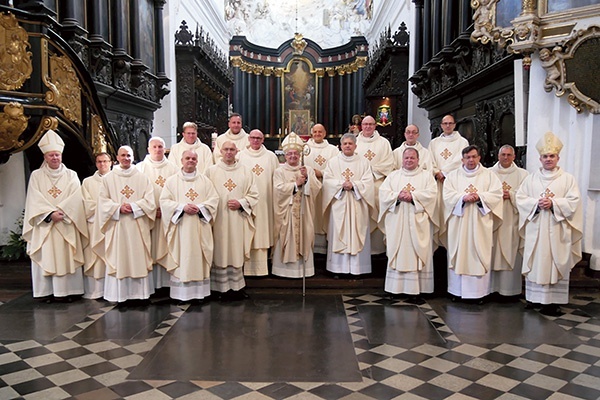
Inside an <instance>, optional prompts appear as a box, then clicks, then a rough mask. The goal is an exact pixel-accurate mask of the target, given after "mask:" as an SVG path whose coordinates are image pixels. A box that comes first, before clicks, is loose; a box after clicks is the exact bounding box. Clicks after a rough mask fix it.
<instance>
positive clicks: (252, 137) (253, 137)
mask: <svg viewBox="0 0 600 400" xmlns="http://www.w3.org/2000/svg"><path fill="white" fill-rule="evenodd" d="M248 139H256V140H260V139H262V138H261V137H257V136H248Z"/></svg>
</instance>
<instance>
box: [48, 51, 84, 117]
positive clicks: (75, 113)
mask: <svg viewBox="0 0 600 400" xmlns="http://www.w3.org/2000/svg"><path fill="white" fill-rule="evenodd" d="M49 72H50V74H49V75H45V76H44V77H43V80H44V83H45V84H46V86H47V87H48V89H50V90H49V91H48V92H46V97H45V99H46V103H48V104H50V105H56V106H58V107H59V108H60V109H61V110H62V111H63V113H64V114H65V116H66V117H67V118H68V119H69V120H71V121H73V122H75V123H76V124H78V125H81V85H80V84H79V79H78V78H77V74H76V73H75V69H74V68H73V64H71V61H70V60H69V59H68V58H67V57H63V56H57V55H51V56H50V71H49Z"/></svg>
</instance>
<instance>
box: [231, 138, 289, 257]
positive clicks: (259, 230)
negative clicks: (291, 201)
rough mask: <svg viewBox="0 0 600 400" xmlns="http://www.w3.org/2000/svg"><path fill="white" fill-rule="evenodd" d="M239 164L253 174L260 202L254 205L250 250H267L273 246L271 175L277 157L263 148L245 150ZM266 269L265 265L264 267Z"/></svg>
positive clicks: (241, 154)
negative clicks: (253, 226) (252, 235)
mask: <svg viewBox="0 0 600 400" xmlns="http://www.w3.org/2000/svg"><path fill="white" fill-rule="evenodd" d="M239 157H240V163H241V164H242V165H245V166H246V167H247V168H248V169H249V170H251V171H252V173H253V174H254V183H255V184H256V188H257V189H258V195H259V197H260V201H259V202H258V204H256V207H255V209H254V214H255V215H256V217H255V219H254V224H255V226H256V232H255V233H254V239H253V240H252V249H268V248H270V247H271V246H273V242H274V240H273V235H274V232H273V173H274V172H275V170H276V169H277V168H278V167H279V161H278V160H277V156H276V155H275V153H273V152H272V151H270V150H267V148H266V147H265V146H262V147H261V148H260V149H259V150H252V149H251V148H247V149H245V150H244V151H242V152H240V153H239ZM265 267H266V265H265Z"/></svg>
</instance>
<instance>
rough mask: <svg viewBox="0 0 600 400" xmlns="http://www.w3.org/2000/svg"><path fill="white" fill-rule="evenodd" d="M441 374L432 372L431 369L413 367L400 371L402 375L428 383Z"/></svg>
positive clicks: (418, 366)
mask: <svg viewBox="0 0 600 400" xmlns="http://www.w3.org/2000/svg"><path fill="white" fill-rule="evenodd" d="M440 374H441V372H439V371H436V370H433V369H431V368H427V367H423V366H420V365H415V366H414V367H410V368H408V369H405V370H404V371H402V375H408V376H412V377H413V378H417V379H420V380H422V381H426V382H427V381H429V380H431V379H433V378H435V377H436V376H438V375H440Z"/></svg>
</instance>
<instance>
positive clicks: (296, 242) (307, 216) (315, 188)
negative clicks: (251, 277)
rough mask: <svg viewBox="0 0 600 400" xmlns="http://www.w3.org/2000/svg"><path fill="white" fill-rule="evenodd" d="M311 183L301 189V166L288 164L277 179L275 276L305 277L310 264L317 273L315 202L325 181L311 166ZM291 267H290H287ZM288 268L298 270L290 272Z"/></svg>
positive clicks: (309, 175) (278, 172)
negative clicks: (314, 255)
mask: <svg viewBox="0 0 600 400" xmlns="http://www.w3.org/2000/svg"><path fill="white" fill-rule="evenodd" d="M306 169H307V173H308V180H307V181H306V183H305V184H304V185H303V186H302V187H300V188H298V187H296V178H297V177H298V176H299V175H300V166H296V167H292V166H290V165H288V164H285V165H283V166H281V167H279V168H278V169H277V170H276V171H275V174H274V176H273V185H274V198H273V202H274V206H275V227H274V230H275V234H276V246H275V251H274V254H273V274H274V275H281V276H286V277H296V278H297V277H301V276H302V273H303V272H302V269H301V268H302V267H303V265H305V264H310V266H311V267H312V268H310V269H311V270H312V271H310V272H307V274H306V276H311V275H313V274H314V266H313V264H312V263H313V259H312V258H313V245H314V231H315V229H314V225H313V217H314V211H315V207H314V206H315V200H316V197H317V194H318V193H319V191H320V190H321V182H320V181H319V180H318V179H317V177H316V176H315V171H314V170H313V169H312V168H311V167H306ZM286 267H287V268H286ZM286 269H290V270H292V269H293V270H294V271H286Z"/></svg>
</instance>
